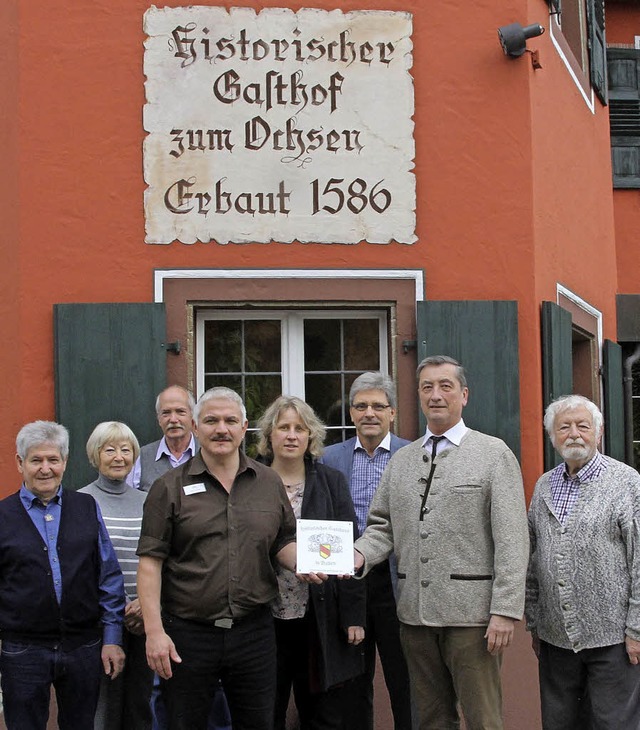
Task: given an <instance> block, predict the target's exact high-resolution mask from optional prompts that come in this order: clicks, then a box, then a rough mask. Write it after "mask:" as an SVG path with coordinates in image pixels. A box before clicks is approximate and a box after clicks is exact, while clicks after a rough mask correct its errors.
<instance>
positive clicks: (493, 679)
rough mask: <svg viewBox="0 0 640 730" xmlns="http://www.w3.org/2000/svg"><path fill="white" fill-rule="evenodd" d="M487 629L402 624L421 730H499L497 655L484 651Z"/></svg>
mask: <svg viewBox="0 0 640 730" xmlns="http://www.w3.org/2000/svg"><path fill="white" fill-rule="evenodd" d="M486 630H487V629H486V627H485V626H469V627H466V626H442V627H437V626H411V625H409V624H404V623H401V624H400V639H401V640H402V646H403V649H404V653H405V656H406V658H407V665H408V667H409V676H410V677H411V697H412V699H413V701H414V702H415V705H416V710H417V712H418V720H419V728H420V730H458V729H459V728H460V716H459V714H458V704H459V705H460V707H461V708H462V714H463V715H464V720H465V726H466V728H467V730H503V727H504V725H503V721H502V687H501V683H500V665H501V661H502V659H501V657H500V656H492V655H491V654H489V652H488V651H487V640H486V639H485V638H484V634H485V631H486Z"/></svg>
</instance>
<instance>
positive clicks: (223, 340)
mask: <svg viewBox="0 0 640 730" xmlns="http://www.w3.org/2000/svg"><path fill="white" fill-rule="evenodd" d="M241 363H242V322H240V321H239V320H224V319H221V320H208V321H207V322H205V323H204V369H205V372H208V373H233V372H236V373H237V372H239V371H240V370H241V369H242V365H241Z"/></svg>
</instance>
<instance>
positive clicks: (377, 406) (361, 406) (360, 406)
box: [351, 403, 391, 413]
mask: <svg viewBox="0 0 640 730" xmlns="http://www.w3.org/2000/svg"><path fill="white" fill-rule="evenodd" d="M351 407H352V408H353V409H354V410H356V411H359V412H360V413H364V412H365V411H366V410H367V409H368V408H371V410H372V411H375V412H376V413H382V411H386V410H387V408H391V406H390V405H389V403H386V404H385V403H354V404H353V405H352V406H351Z"/></svg>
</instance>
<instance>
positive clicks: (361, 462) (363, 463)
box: [349, 434, 391, 535]
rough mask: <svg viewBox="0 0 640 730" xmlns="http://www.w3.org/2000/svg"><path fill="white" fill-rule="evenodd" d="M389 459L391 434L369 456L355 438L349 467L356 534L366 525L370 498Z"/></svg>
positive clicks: (360, 532) (360, 533)
mask: <svg viewBox="0 0 640 730" xmlns="http://www.w3.org/2000/svg"><path fill="white" fill-rule="evenodd" d="M390 459H391V435H390V434H387V435H386V436H385V438H384V439H382V441H381V442H380V443H379V444H378V446H376V450H375V451H374V452H373V456H369V454H368V453H367V452H366V450H365V449H364V448H363V447H362V446H361V445H360V439H359V438H356V443H355V447H354V450H353V466H352V467H351V482H350V484H349V487H350V489H351V499H352V500H353V506H354V507H355V510H356V517H357V518H358V534H359V535H362V533H363V532H364V528H365V527H366V526H367V516H368V514H369V507H370V506H371V500H372V499H373V495H374V494H375V491H376V489H377V488H378V484H379V483H380V477H381V476H382V472H383V471H384V470H385V467H386V466H387V464H388V463H389V460H390Z"/></svg>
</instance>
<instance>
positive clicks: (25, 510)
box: [0, 421, 125, 730]
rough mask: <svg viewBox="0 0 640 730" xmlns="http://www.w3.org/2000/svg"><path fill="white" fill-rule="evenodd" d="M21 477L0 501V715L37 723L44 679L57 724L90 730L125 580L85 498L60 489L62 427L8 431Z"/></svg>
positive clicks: (34, 729) (118, 628)
mask: <svg viewBox="0 0 640 730" xmlns="http://www.w3.org/2000/svg"><path fill="white" fill-rule="evenodd" d="M16 451H17V454H16V461H17V464H18V471H19V472H20V473H21V474H22V478H23V482H22V486H21V487H20V489H19V491H17V492H16V493H15V494H12V495H11V496H9V497H7V498H6V499H3V500H2V501H1V502H0V635H1V636H2V652H1V654H0V670H1V672H2V692H3V694H4V719H5V721H6V725H7V728H8V729H9V730H42V728H44V727H45V726H46V724H47V718H48V717H49V699H50V694H51V687H52V686H53V688H54V689H55V692H56V698H57V701H58V726H59V727H60V728H61V730H92V728H93V722H94V715H95V712H96V705H97V703H98V692H99V688H100V676H101V674H102V673H103V672H104V673H105V674H107V675H108V676H110V677H111V678H112V679H115V678H116V677H117V676H118V675H119V674H120V672H121V671H122V668H123V666H124V652H123V651H122V648H121V644H122V622H123V616H124V604H125V597H124V581H123V578H122V572H121V570H120V567H119V565H118V560H117V558H116V555H115V552H114V549H113V545H112V544H111V540H110V539H109V535H108V533H107V530H106V527H105V525H104V522H103V520H102V516H101V514H100V509H99V508H98V505H97V504H96V502H95V500H94V499H93V497H91V496H90V495H88V494H78V493H77V492H74V491H71V490H67V489H62V486H61V483H62V476H63V474H64V470H65V467H66V465H67V458H68V455H69V434H68V432H67V429H66V428H65V427H64V426H61V425H60V424H59V423H53V422H51V421H35V422H34V423H28V424H27V425H26V426H23V427H22V429H20V432H19V433H18V436H17V438H16Z"/></svg>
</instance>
